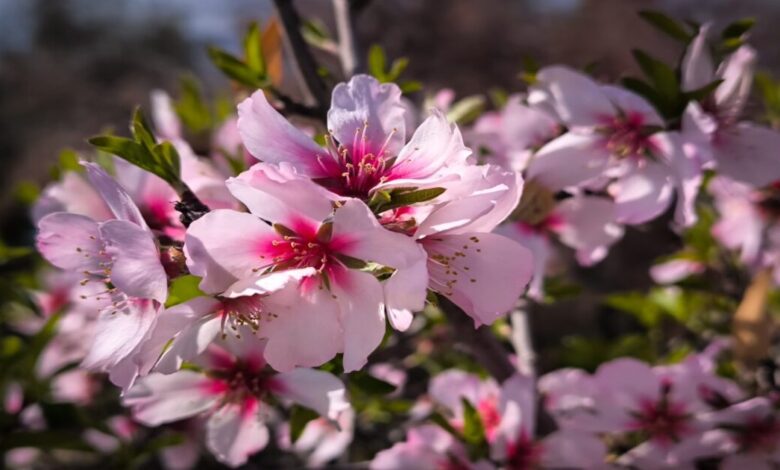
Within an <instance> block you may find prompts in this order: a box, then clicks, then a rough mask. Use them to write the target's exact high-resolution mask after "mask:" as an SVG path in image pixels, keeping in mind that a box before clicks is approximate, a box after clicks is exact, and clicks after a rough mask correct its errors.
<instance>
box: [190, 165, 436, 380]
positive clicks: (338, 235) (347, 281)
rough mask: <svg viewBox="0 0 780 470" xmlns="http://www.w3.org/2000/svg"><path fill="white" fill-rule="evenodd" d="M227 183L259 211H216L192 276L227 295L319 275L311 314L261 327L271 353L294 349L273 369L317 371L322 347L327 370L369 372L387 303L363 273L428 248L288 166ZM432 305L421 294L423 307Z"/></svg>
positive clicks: (204, 224) (200, 241) (290, 312)
mask: <svg viewBox="0 0 780 470" xmlns="http://www.w3.org/2000/svg"><path fill="white" fill-rule="evenodd" d="M227 185H228V188H229V190H230V191H231V193H233V195H234V196H235V197H236V198H237V199H239V200H240V201H241V202H242V203H244V205H246V207H247V208H248V209H249V211H250V213H242V212H236V211H231V210H215V211H212V212H210V213H208V214H207V215H205V216H204V217H202V218H201V219H199V220H197V221H196V222H195V223H193V224H192V225H191V226H190V227H189V229H188V231H187V236H186V241H185V245H184V250H185V253H186V255H187V265H188V266H189V268H190V271H191V272H192V273H194V274H197V275H199V276H201V277H202V278H203V280H202V282H201V284H200V287H201V289H202V290H203V291H204V292H207V293H213V294H219V293H223V292H225V291H226V290H227V289H228V288H229V287H230V286H231V285H233V284H235V283H236V282H239V281H241V282H242V285H245V286H247V288H250V287H251V286H253V285H254V286H256V287H262V286H263V284H264V283H266V282H268V281H269V279H273V278H274V277H278V274H279V273H283V272H285V271H287V270H291V269H301V268H313V269H314V270H315V271H316V275H312V276H309V277H307V278H305V279H303V280H301V281H300V289H299V295H298V296H297V297H298V299H300V300H301V301H302V302H305V303H307V304H308V305H311V306H312V307H309V308H306V307H304V306H302V305H301V304H292V303H291V304H289V305H288V307H287V308H285V309H284V311H283V312H281V311H280V312H271V313H270V314H268V315H265V316H264V317H263V323H258V324H257V325H256V326H257V327H258V330H259V331H260V334H268V335H270V336H277V335H278V338H279V339H278V340H277V339H275V338H273V337H270V336H269V348H271V349H275V347H276V346H275V343H276V342H277V341H281V342H283V343H284V344H285V347H286V352H285V353H284V354H282V355H279V356H278V357H279V359H280V360H281V357H282V356H284V357H285V362H284V363H281V362H278V361H275V360H273V359H271V363H272V365H274V366H279V367H281V368H283V369H284V370H287V369H289V368H290V367H292V366H294V365H298V364H302V363H304V362H305V363H307V365H315V364H312V363H311V362H312V360H311V359H306V358H311V357H312V354H313V353H314V351H315V350H317V349H318V348H322V349H321V350H320V352H317V353H316V354H315V356H316V357H318V358H319V362H320V363H322V362H324V361H326V360H328V359H329V358H331V357H333V356H334V355H335V354H336V353H337V352H343V353H344V368H345V370H347V371H351V370H356V369H359V368H360V367H362V366H363V364H365V362H366V357H367V356H368V354H369V353H371V351H373V350H374V349H375V348H376V347H377V346H378V345H379V342H380V341H381V339H382V337H383V335H384V331H385V300H384V294H383V291H382V285H381V283H380V281H379V280H378V279H377V278H376V277H375V276H374V275H372V274H371V273H370V272H368V271H365V270H361V269H356V268H359V267H364V266H367V265H366V263H376V264H378V265H381V266H384V267H388V268H391V269H396V270H401V269H405V268H407V267H409V266H412V265H414V264H416V263H418V262H419V261H420V260H422V259H424V254H423V252H422V250H421V249H420V248H419V247H417V246H416V245H415V244H414V243H413V241H412V240H411V239H409V238H407V237H406V236H404V235H402V234H398V233H393V232H390V231H388V230H385V229H384V228H382V226H381V225H380V224H379V222H378V221H377V220H376V218H375V217H374V215H373V214H372V213H371V211H370V209H369V208H368V207H367V206H366V205H365V204H363V203H362V202H361V201H359V200H356V199H350V200H346V201H341V200H340V198H339V197H338V196H337V195H335V194H334V193H330V192H329V191H327V190H326V189H324V188H322V187H321V186H318V185H317V184H315V183H313V182H312V181H311V180H310V179H308V178H305V177H303V176H301V175H299V174H298V173H297V172H296V170H295V169H294V168H293V167H291V166H290V165H289V164H281V165H279V166H274V165H270V164H257V165H255V166H253V167H252V168H251V169H250V170H248V171H247V172H245V173H242V174H241V175H240V176H239V177H237V178H231V179H229V180H228V182H227ZM268 222H270V223H271V224H269V223H268ZM224 227H236V228H238V229H239V230H238V231H228V232H225V231H224V229H223V228H224ZM289 300H290V302H293V301H294V299H289ZM424 300H425V292H424V291H421V292H420V298H418V299H416V300H415V302H416V304H417V305H419V308H422V306H423V303H424ZM265 322H269V323H272V324H273V326H270V327H269V326H268V325H266V324H264V323H265ZM263 330H265V332H263ZM322 351H327V352H322ZM273 357H277V356H276V355H274V356H273ZM302 361H304V362H302ZM314 362H318V361H314Z"/></svg>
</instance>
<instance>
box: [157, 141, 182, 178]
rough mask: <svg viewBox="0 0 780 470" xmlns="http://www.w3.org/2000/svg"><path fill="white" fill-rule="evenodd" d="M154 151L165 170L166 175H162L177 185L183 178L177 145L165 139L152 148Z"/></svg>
mask: <svg viewBox="0 0 780 470" xmlns="http://www.w3.org/2000/svg"><path fill="white" fill-rule="evenodd" d="M152 153H153V154H154V156H155V157H156V159H157V162H158V163H159V165H160V166H161V167H162V168H163V169H164V171H165V174H166V176H162V175H160V176H161V177H162V178H163V179H164V180H165V181H168V182H169V183H171V184H172V185H174V187H176V186H177V185H178V183H179V181H180V180H181V159H180V158H179V152H178V151H176V147H174V146H173V144H172V143H170V142H168V141H165V142H163V143H161V144H157V145H156V146H155V147H154V148H153V149H152Z"/></svg>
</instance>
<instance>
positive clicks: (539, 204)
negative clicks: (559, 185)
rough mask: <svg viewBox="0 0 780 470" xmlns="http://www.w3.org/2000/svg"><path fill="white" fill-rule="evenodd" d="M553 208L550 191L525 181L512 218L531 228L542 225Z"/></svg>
mask: <svg viewBox="0 0 780 470" xmlns="http://www.w3.org/2000/svg"><path fill="white" fill-rule="evenodd" d="M555 206H556V200H555V194H554V193H553V192H552V191H550V190H549V189H547V188H545V187H544V186H542V185H541V184H539V183H537V182H535V181H533V180H531V181H526V183H525V185H524V186H523V195H522V197H521V198H520V203H519V204H518V205H517V209H515V212H514V214H513V216H512V218H513V219H515V220H518V221H520V222H523V223H525V224H527V225H531V226H537V225H542V224H543V223H544V222H545V220H547V219H548V218H549V217H550V216H551V215H552V212H553V210H555Z"/></svg>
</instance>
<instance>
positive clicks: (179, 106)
mask: <svg viewBox="0 0 780 470" xmlns="http://www.w3.org/2000/svg"><path fill="white" fill-rule="evenodd" d="M180 87H181V91H180V95H179V98H178V99H177V100H176V102H175V103H174V105H173V106H174V109H175V110H176V114H177V115H178V116H179V119H181V122H183V123H184V125H185V126H186V127H187V129H188V130H189V131H190V132H192V133H193V134H201V133H205V132H208V131H209V130H211V128H212V127H213V125H214V117H213V116H212V113H211V109H210V108H209V105H208V104H207V102H206V100H205V99H204V98H203V93H202V92H201V88H200V85H199V84H198V81H197V80H196V79H195V77H192V76H189V75H185V76H184V77H182V78H181V82H180Z"/></svg>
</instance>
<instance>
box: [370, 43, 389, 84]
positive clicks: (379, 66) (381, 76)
mask: <svg viewBox="0 0 780 470" xmlns="http://www.w3.org/2000/svg"><path fill="white" fill-rule="evenodd" d="M386 67H387V56H386V55H385V51H384V49H382V46H380V45H379V44H374V45H372V46H371V48H370V49H369V50H368V71H369V73H371V75H373V76H374V77H376V78H377V79H378V80H379V81H380V82H385V81H386V78H387V75H386V74H385V68H386Z"/></svg>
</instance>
